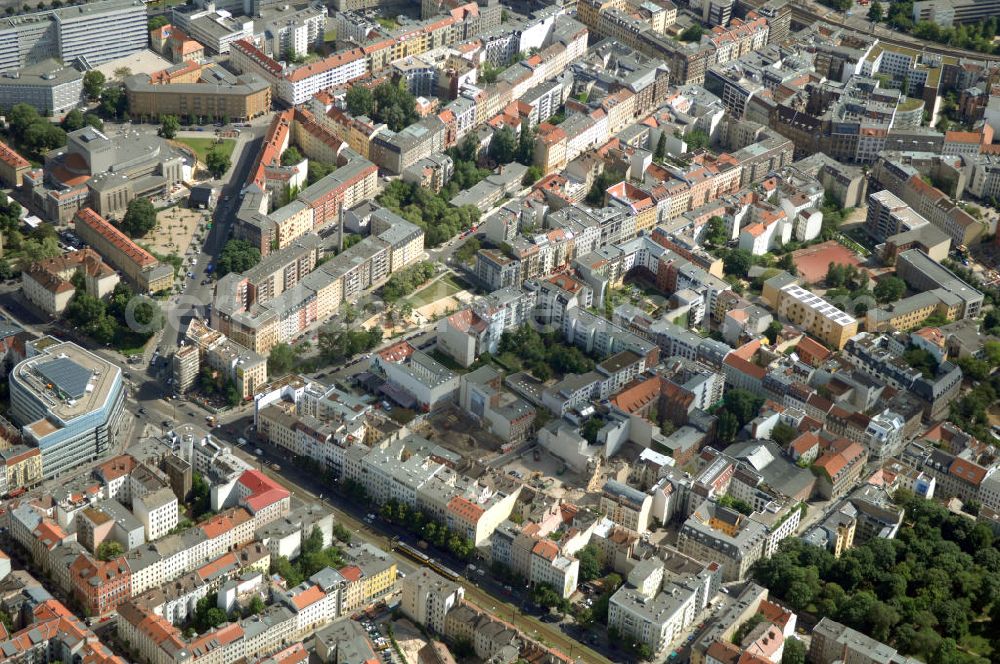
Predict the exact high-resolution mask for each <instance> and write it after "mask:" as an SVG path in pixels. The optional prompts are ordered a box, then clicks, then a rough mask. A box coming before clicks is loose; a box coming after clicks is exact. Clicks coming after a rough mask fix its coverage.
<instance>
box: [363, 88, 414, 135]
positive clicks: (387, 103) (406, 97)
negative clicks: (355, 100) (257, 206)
mask: <svg viewBox="0 0 1000 664" xmlns="http://www.w3.org/2000/svg"><path fill="white" fill-rule="evenodd" d="M355 87H357V86H355ZM352 89H353V88H352ZM372 97H373V100H374V104H375V108H374V110H373V111H372V114H371V116H372V119H373V120H375V121H376V122H384V123H385V124H386V125H388V126H389V129H391V130H392V131H402V130H403V129H405V128H406V127H408V126H410V125H411V124H413V123H414V122H416V121H417V120H418V119H419V117H420V116H419V115H418V114H417V98H416V97H414V96H413V95H412V94H411V93H410V91H409V90H407V89H406V88H405V87H404V83H403V82H400V83H395V82H392V81H386V82H385V83H382V84H381V85H379V86H378V87H376V88H375V90H374V92H373V93H372Z"/></svg>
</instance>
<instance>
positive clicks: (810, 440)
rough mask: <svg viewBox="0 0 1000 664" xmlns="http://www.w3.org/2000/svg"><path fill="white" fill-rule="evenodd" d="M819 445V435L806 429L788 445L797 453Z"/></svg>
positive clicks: (803, 452)
mask: <svg viewBox="0 0 1000 664" xmlns="http://www.w3.org/2000/svg"><path fill="white" fill-rule="evenodd" d="M818 445H819V437H818V436H817V435H816V434H815V433H813V432H812V431H806V432H805V433H803V434H800V435H799V436H798V437H797V438H796V439H795V440H793V441H792V442H791V443H790V444H789V447H790V449H791V450H792V451H794V452H795V453H796V454H798V455H800V456H801V455H803V454H805V453H806V452H808V451H809V450H811V449H813V448H814V447H817V446H818Z"/></svg>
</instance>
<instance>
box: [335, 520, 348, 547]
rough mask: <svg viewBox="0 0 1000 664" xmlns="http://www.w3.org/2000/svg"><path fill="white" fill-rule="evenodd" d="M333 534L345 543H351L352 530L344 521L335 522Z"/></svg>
mask: <svg viewBox="0 0 1000 664" xmlns="http://www.w3.org/2000/svg"><path fill="white" fill-rule="evenodd" d="M333 536H334V537H336V538H337V539H338V540H340V541H341V542H343V543H344V544H350V543H351V531H350V530H348V529H347V528H345V527H344V524H342V523H335V524H333Z"/></svg>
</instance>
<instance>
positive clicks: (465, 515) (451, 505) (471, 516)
mask: <svg viewBox="0 0 1000 664" xmlns="http://www.w3.org/2000/svg"><path fill="white" fill-rule="evenodd" d="M448 511H449V512H451V513H452V514H454V515H455V516H457V517H459V518H460V519H462V520H463V521H465V522H467V523H478V521H479V519H480V518H481V517H482V516H483V514H485V513H486V510H484V509H483V508H482V507H480V506H479V505H476V504H475V503H474V502H472V501H471V500H468V499H466V498H463V497H462V496H455V497H454V498H452V499H451V500H449V501H448Z"/></svg>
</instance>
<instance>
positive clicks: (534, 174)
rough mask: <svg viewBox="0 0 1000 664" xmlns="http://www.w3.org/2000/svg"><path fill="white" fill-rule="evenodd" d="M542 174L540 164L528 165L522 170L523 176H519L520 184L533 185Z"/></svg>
mask: <svg viewBox="0 0 1000 664" xmlns="http://www.w3.org/2000/svg"><path fill="white" fill-rule="evenodd" d="M544 174H545V173H544V172H543V171H542V167H541V166H529V167H528V170H527V171H525V172H524V177H523V178H521V184H523V185H525V186H528V185H533V184H535V183H536V182H538V181H539V180H541V179H542V176H543V175H544Z"/></svg>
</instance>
